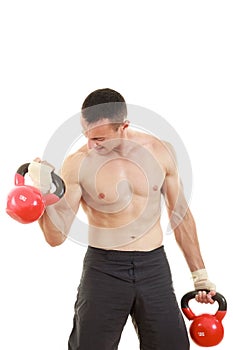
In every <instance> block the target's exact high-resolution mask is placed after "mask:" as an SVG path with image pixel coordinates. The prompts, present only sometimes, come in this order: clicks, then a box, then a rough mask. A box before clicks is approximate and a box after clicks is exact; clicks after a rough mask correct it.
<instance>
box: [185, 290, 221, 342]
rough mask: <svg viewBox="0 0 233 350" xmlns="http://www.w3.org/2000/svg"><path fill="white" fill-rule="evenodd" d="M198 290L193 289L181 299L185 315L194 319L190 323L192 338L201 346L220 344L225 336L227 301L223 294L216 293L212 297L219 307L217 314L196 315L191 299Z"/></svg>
mask: <svg viewBox="0 0 233 350" xmlns="http://www.w3.org/2000/svg"><path fill="white" fill-rule="evenodd" d="M196 294H197V291H196V290H194V291H191V292H189V293H187V294H185V295H184V296H183V298H182V299H181V308H182V311H183V313H184V314H185V316H186V317H187V318H188V319H189V320H192V321H193V322H192V323H191V325H190V329H189V332H190V336H191V338H192V340H193V341H194V342H195V343H196V344H197V345H199V346H204V347H209V346H215V345H218V344H219V343H220V342H221V341H222V339H223V336H224V328H223V325H222V319H223V318H224V317H225V315H226V310H227V302H226V299H225V298H224V296H223V295H221V294H220V293H216V295H214V296H213V297H212V299H213V300H215V301H217V302H218V304H219V308H218V310H217V312H216V313H215V315H211V314H207V313H205V314H201V315H197V316H196V315H195V314H194V313H193V311H192V310H191V309H190V307H189V300H191V299H193V298H195V296H196Z"/></svg>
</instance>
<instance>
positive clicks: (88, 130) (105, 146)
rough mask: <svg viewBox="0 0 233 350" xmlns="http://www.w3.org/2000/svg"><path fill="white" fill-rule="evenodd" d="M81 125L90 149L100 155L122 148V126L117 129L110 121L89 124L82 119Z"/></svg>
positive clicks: (104, 120) (103, 120)
mask: <svg viewBox="0 0 233 350" xmlns="http://www.w3.org/2000/svg"><path fill="white" fill-rule="evenodd" d="M81 125H82V127H83V134H84V135H85V137H86V138H87V147H88V149H90V150H92V149H94V150H95V151H96V152H98V153H100V154H106V153H109V152H111V151H112V150H113V149H115V148H117V147H119V146H120V144H121V137H122V130H123V129H122V126H119V127H118V128H117V126H116V125H115V124H112V123H110V122H109V120H108V119H102V120H99V121H98V122H96V123H91V124H88V123H87V122H86V121H85V120H84V119H83V118H81Z"/></svg>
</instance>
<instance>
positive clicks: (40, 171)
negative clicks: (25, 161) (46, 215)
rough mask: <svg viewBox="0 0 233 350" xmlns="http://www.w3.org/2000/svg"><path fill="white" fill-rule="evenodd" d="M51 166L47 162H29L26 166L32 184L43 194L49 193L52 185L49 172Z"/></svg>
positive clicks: (51, 169)
mask: <svg viewBox="0 0 233 350" xmlns="http://www.w3.org/2000/svg"><path fill="white" fill-rule="evenodd" d="M52 171H53V168H52V167H51V166H49V165H47V164H43V163H38V162H31V163H30V165H29V167H28V175H29V176H30V178H31V180H32V182H33V186H35V187H36V188H38V189H39V190H40V191H41V192H42V193H43V194H46V193H49V192H50V189H51V187H52V177H51V172H52Z"/></svg>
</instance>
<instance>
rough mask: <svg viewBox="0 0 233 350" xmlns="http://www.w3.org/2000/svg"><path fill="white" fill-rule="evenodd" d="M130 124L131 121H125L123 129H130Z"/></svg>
mask: <svg viewBox="0 0 233 350" xmlns="http://www.w3.org/2000/svg"><path fill="white" fill-rule="evenodd" d="M129 124H130V121H129V120H125V121H124V122H123V124H122V129H123V130H124V129H126V128H128V126H129Z"/></svg>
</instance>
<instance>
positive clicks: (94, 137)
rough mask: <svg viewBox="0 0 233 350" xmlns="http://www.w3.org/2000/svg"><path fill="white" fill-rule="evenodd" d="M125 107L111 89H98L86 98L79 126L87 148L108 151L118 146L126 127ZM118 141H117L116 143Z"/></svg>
mask: <svg viewBox="0 0 233 350" xmlns="http://www.w3.org/2000/svg"><path fill="white" fill-rule="evenodd" d="M126 116H127V107H126V103H125V100H124V98H123V96H122V95H121V94H120V93H119V92H117V91H115V90H112V89H109V88H105V89H98V90H95V91H93V92H92V93H91V94H90V95H88V96H87V97H86V99H85V100H84V102H83V105H82V112H81V124H82V126H83V131H84V134H85V136H86V137H87V139H88V147H89V148H95V149H96V150H99V151H100V150H103V148H105V147H104V143H105V146H106V145H107V144H106V141H110V140H111V143H108V147H107V148H108V150H110V148H114V147H113V146H114V145H115V146H116V145H119V143H120V139H121V137H122V136H123V132H124V129H125V128H126V127H127V126H128V121H126V120H125V118H126ZM113 140H114V141H113ZM117 140H118V141H117Z"/></svg>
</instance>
